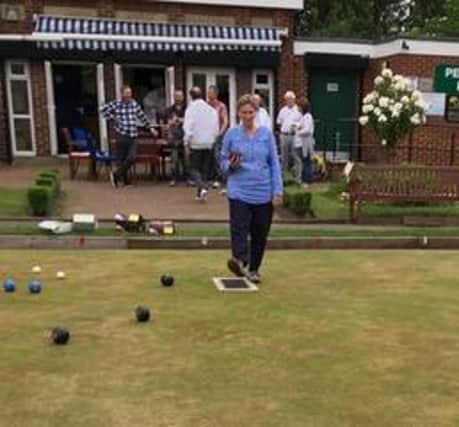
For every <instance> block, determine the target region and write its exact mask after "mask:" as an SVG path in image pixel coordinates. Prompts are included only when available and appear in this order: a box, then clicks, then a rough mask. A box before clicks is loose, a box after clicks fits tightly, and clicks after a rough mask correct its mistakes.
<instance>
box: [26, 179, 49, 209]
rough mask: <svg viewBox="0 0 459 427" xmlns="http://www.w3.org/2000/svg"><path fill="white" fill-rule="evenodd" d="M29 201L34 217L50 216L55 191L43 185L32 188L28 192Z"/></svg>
mask: <svg viewBox="0 0 459 427" xmlns="http://www.w3.org/2000/svg"><path fill="white" fill-rule="evenodd" d="M27 200H28V201H29V205H30V208H31V210H32V214H33V215H35V216H45V215H48V214H49V213H50V212H51V207H52V201H53V189H52V188H51V187H49V186H42V185H36V186H34V187H31V188H29V189H28V190H27Z"/></svg>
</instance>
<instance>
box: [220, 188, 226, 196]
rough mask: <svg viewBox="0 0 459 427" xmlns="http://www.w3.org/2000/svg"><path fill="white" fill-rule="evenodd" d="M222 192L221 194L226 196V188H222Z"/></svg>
mask: <svg viewBox="0 0 459 427" xmlns="http://www.w3.org/2000/svg"><path fill="white" fill-rule="evenodd" d="M220 194H221V195H222V196H226V188H222V189H221V190H220Z"/></svg>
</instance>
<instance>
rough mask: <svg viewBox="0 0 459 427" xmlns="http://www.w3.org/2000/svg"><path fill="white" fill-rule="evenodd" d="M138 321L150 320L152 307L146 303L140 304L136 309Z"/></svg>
mask: <svg viewBox="0 0 459 427" xmlns="http://www.w3.org/2000/svg"><path fill="white" fill-rule="evenodd" d="M135 318H136V319H137V322H148V321H149V320H150V309H149V308H148V307H145V306H144V305H139V306H137V307H136V309H135Z"/></svg>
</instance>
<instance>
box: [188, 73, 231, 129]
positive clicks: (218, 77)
mask: <svg viewBox="0 0 459 427" xmlns="http://www.w3.org/2000/svg"><path fill="white" fill-rule="evenodd" d="M193 86H199V87H200V88H201V90H202V91H203V94H205V93H206V90H207V88H208V87H209V86H216V87H217V88H218V92H219V99H220V101H222V102H224V103H225V104H226V107H227V108H228V112H229V120H230V124H231V125H234V124H235V123H236V75H235V72H234V70H233V69H230V68H200V67H190V68H188V71H187V88H188V89H190V88H191V87H193Z"/></svg>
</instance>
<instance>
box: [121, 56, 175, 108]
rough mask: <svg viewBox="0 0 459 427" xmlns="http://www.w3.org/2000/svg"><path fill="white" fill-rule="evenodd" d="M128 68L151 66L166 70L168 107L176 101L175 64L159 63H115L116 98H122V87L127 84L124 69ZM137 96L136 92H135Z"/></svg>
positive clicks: (165, 82)
mask: <svg viewBox="0 0 459 427" xmlns="http://www.w3.org/2000/svg"><path fill="white" fill-rule="evenodd" d="M126 68H151V69H157V70H163V71H164V86H165V87H164V92H165V94H166V108H167V107H169V106H170V105H172V103H173V102H174V92H175V68H174V67H173V66H170V67H168V66H166V65H157V64H129V63H126V64H117V63H115V64H114V73H115V90H116V99H120V98H121V88H122V87H123V85H124V84H125V82H124V75H123V69H126ZM134 98H135V93H134Z"/></svg>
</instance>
